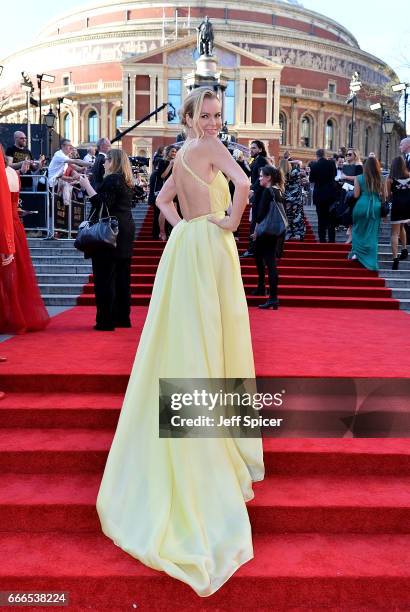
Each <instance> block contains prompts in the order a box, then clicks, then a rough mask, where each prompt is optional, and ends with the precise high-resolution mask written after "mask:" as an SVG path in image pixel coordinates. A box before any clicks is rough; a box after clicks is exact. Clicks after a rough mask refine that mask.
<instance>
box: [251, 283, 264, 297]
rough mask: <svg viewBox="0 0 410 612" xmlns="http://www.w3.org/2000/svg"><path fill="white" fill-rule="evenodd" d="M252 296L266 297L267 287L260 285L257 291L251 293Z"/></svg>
mask: <svg viewBox="0 0 410 612" xmlns="http://www.w3.org/2000/svg"><path fill="white" fill-rule="evenodd" d="M251 295H266V289H265V287H260V286H259V285H258V287H256V289H253V290H252V291H251Z"/></svg>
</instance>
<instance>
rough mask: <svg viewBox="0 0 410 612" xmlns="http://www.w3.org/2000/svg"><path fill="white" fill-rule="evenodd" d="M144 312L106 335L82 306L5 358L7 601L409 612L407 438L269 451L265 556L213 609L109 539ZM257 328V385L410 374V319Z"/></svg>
mask: <svg viewBox="0 0 410 612" xmlns="http://www.w3.org/2000/svg"><path fill="white" fill-rule="evenodd" d="M376 280H377V279H376ZM146 310H147V309H146V307H144V306H142V307H135V308H133V313H132V320H133V324H134V328H133V329H128V330H126V329H123V330H118V331H116V332H115V333H109V332H107V333H96V332H93V331H92V329H91V327H92V324H93V318H94V314H95V313H94V309H93V308H88V307H76V308H74V309H72V310H70V311H67V312H65V313H63V314H61V315H59V316H57V317H55V318H54V319H53V320H52V322H51V325H50V328H49V329H47V330H46V331H44V332H42V333H38V334H28V335H26V336H19V337H16V338H14V339H12V340H10V341H7V342H5V343H4V344H2V345H1V347H0V352H1V354H5V355H7V357H8V362H7V363H4V364H1V365H0V388H2V389H4V390H6V391H7V392H8V395H7V397H6V399H5V400H3V401H1V402H0V414H1V423H2V427H1V429H0V474H1V475H0V526H1V527H0V550H1V552H2V564H1V566H0V590H12V589H14V590H17V589H18V590H26V591H33V590H44V591H50V590H65V591H69V593H70V598H71V605H70V606H69V608H68V609H69V610H76V611H77V610H78V611H83V610H87V609H90V610H98V611H99V610H128V609H130V610H131V609H135V608H133V604H135V605H136V606H137V609H142V610H144V609H145V610H149V611H151V610H153V611H155V610H164V611H165V610H196V611H197V610H220V611H222V610H223V611H228V610H229V611H231V610H237V609H244V610H246V609H248V610H250V609H253V610H266V611H267V610H270V611H272V610H275V612H276V611H280V610H293V611H294V612H296V611H298V612H299V611H301V610H315V612H316V611H318V610H323V611H324V610H326V611H329V610H332V611H334V612H336V610H337V611H338V612H345V611H349V612H350V611H351V610H352V611H353V610H354V611H356V610H360V611H361V612H363V611H368V612H373V611H376V610H386V611H387V610H388V611H391V610H407V609H409V607H410V589H409V584H410V580H409V578H410V552H409V551H410V535H409V525H410V487H409V484H410V447H409V443H408V440H406V439H402V440H401V439H349V438H345V439H266V440H265V441H264V449H265V463H266V470H267V478H266V479H265V481H263V482H262V483H258V484H256V485H255V492H256V497H255V499H254V500H253V501H252V502H250V503H249V505H248V507H249V514H250V517H251V521H252V526H253V532H254V544H255V558H254V560H252V561H251V562H249V563H247V564H245V566H243V567H242V568H241V569H240V571H238V572H237V573H236V574H235V575H234V576H233V577H232V578H231V579H230V580H229V582H228V583H227V584H226V585H224V587H223V588H222V589H220V591H219V592H217V593H216V594H215V595H214V596H212V597H211V598H207V599H199V598H198V597H197V596H196V595H195V594H194V593H193V592H192V590H191V589H189V588H188V587H187V586H186V585H184V584H182V583H180V582H178V581H175V580H173V579H171V578H169V577H167V576H166V575H164V574H161V573H159V572H155V571H153V570H150V569H148V568H146V567H145V566H143V565H141V564H140V563H139V562H137V561H136V560H134V559H132V558H131V557H130V556H128V555H127V554H126V553H124V552H123V551H121V550H120V549H118V548H117V547H116V546H115V545H114V544H113V543H112V542H111V541H110V540H108V539H107V538H105V537H104V536H103V535H102V534H101V533H100V530H99V525H98V518H97V515H96V512H95V498H96V493H97V490H98V485H99V482H100V479H101V474H102V470H103V468H104V464H105V460H106V457H107V453H108V450H109V447H110V443H111V439H112V436H113V432H114V429H115V424H116V421H117V419H118V414H119V410H120V407H121V403H122V397H123V392H124V389H125V386H126V382H127V378H128V375H129V371H130V368H131V365H132V362H133V358H134V354H135V348H136V345H137V342H138V338H139V334H140V332H141V328H142V325H143V322H144V319H145V316H146ZM250 317H251V327H252V338H253V345H254V353H255V361H256V368H257V374H258V375H259V376H262V375H265V376H267V375H270V376H288V377H289V376H313V377H318V376H319V377H329V376H336V377H338V376H343V377H349V376H357V377H362V376H372V377H375V376H379V377H385V378H389V377H393V376H394V377H400V376H401V377H408V373H409V372H410V354H409V353H408V351H404V350H403V338H406V337H407V336H408V333H409V323H410V318H409V316H408V314H406V313H404V312H396V311H390V310H351V309H332V308H329V309H322V308H317V309H310V308H304V307H301V308H286V307H285V308H281V309H280V310H278V311H277V312H273V311H270V312H261V311H259V310H257V309H254V308H251V309H250ZM16 609H17V608H16ZM28 609H30V610H39V609H41V608H30V607H29V608H28ZM44 609H45V608H44ZM61 609H63V608H61Z"/></svg>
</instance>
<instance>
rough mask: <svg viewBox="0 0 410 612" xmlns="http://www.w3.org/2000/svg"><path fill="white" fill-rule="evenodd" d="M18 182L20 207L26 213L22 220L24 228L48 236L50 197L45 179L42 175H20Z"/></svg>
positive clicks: (49, 231)
mask: <svg viewBox="0 0 410 612" xmlns="http://www.w3.org/2000/svg"><path fill="white" fill-rule="evenodd" d="M20 181H21V190H20V196H19V197H20V200H21V207H22V208H23V210H25V211H26V214H25V215H24V216H23V218H22V222H23V225H24V228H25V229H26V230H30V231H42V232H47V235H50V233H51V226H50V195H49V187H48V179H47V177H46V176H45V175H44V174H30V175H22V176H21V178H20ZM27 213H28V214H27Z"/></svg>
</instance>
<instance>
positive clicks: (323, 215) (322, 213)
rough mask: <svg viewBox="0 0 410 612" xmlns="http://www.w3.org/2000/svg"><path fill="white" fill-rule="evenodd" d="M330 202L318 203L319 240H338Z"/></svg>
mask: <svg viewBox="0 0 410 612" xmlns="http://www.w3.org/2000/svg"><path fill="white" fill-rule="evenodd" d="M329 206H330V204H328V203H326V204H316V212H317V220H318V234H319V242H327V240H326V234H327V235H328V237H329V242H336V223H335V220H334V218H333V216H332V215H331V214H330V213H329Z"/></svg>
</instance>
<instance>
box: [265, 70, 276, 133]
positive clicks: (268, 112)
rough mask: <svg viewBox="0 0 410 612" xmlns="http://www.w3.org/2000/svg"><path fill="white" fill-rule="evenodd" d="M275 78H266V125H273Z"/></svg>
mask: <svg viewBox="0 0 410 612" xmlns="http://www.w3.org/2000/svg"><path fill="white" fill-rule="evenodd" d="M273 83H274V80H273V78H269V79H266V87H267V92H266V93H267V98H266V127H272V103H273V100H272V89H273Z"/></svg>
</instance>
